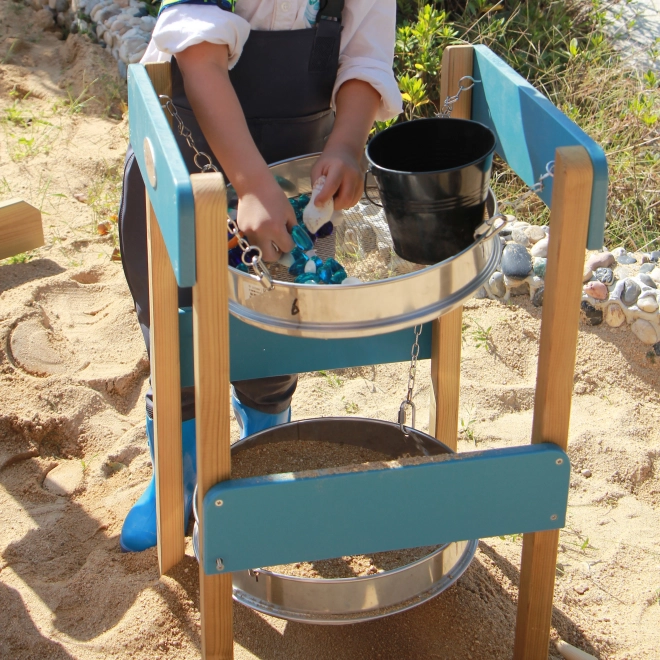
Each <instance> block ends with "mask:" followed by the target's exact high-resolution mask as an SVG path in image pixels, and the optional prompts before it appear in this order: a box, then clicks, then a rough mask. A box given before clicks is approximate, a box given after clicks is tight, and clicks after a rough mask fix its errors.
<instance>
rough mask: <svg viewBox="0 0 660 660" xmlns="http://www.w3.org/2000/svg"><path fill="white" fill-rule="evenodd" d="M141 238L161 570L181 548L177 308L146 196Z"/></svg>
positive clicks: (172, 563) (181, 553)
mask: <svg viewBox="0 0 660 660" xmlns="http://www.w3.org/2000/svg"><path fill="white" fill-rule="evenodd" d="M147 243H148V245H149V314H150V318H151V331H150V344H151V347H150V358H151V387H152V389H153V397H154V458H155V465H154V474H155V475H156V515H157V520H158V567H159V569H160V572H161V574H163V573H166V572H167V571H169V570H170V568H172V567H173V566H176V565H177V564H178V563H179V562H180V561H181V560H182V559H183V556H184V554H185V544H184V534H185V529H184V519H183V515H184V511H183V457H182V447H181V370H180V365H179V318H178V313H179V311H178V291H177V285H176V279H175V277H174V271H173V270H172V264H171V262H170V258H169V256H168V254H167V248H166V247H165V241H164V240H163V236H162V234H161V231H160V227H159V226H158V220H157V218H156V214H155V213H154V210H153V208H152V206H151V204H150V203H149V200H147Z"/></svg>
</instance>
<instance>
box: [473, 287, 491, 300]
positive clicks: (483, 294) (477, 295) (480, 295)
mask: <svg viewBox="0 0 660 660" xmlns="http://www.w3.org/2000/svg"><path fill="white" fill-rule="evenodd" d="M474 297H475V298H476V299H477V300H483V299H484V298H488V294H487V293H486V289H485V288H484V287H482V286H480V287H479V289H478V291H477V292H476V293H475V294H474Z"/></svg>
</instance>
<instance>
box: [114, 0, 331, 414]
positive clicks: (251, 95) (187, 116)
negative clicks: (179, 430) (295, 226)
mask: <svg viewBox="0 0 660 660" xmlns="http://www.w3.org/2000/svg"><path fill="white" fill-rule="evenodd" d="M342 5H343V2H341V0H328V2H327V3H326V5H325V7H324V6H323V3H322V8H321V10H320V11H319V17H318V18H317V23H316V25H315V26H314V27H313V28H310V29H306V30H283V31H273V32H265V31H256V30H253V31H252V32H251V33H250V36H249V37H248V40H247V42H246V43H245V47H244V49H243V53H242V54H241V57H240V58H239V61H238V63H237V64H236V66H235V67H234V68H233V69H232V70H231V71H230V73H229V77H230V79H231V82H232V85H233V86H234V89H235V90H236V94H237V96H238V99H239V101H240V103H241V107H242V109H243V112H244V114H245V118H246V119H247V123H248V127H249V129H250V133H251V134H252V137H253V139H254V141H255V143H256V145H257V148H258V149H259V151H260V153H261V155H262V156H263V157H264V160H265V161H266V162H267V163H274V162H277V161H279V160H284V159H285V158H293V157H295V156H301V155H304V154H308V153H313V152H318V151H322V150H323V147H324V144H325V140H326V139H327V137H328V135H329V134H330V131H331V130H332V126H333V123H334V113H333V111H332V110H331V108H330V102H331V98H332V91H333V88H334V84H335V79H336V77H337V68H338V60H339V42H340V34H341V6H342ZM165 11H167V10H165ZM172 97H173V101H174V104H175V105H176V106H177V109H178V112H179V114H180V115H181V118H182V119H183V122H184V124H185V125H186V126H187V127H188V128H189V129H190V130H191V131H192V134H193V137H194V140H195V144H196V146H197V148H198V149H199V150H200V151H204V152H206V153H208V154H211V153H212V152H211V149H210V147H209V146H208V143H207V142H206V140H205V139H204V136H203V134H202V131H201V129H200V127H199V124H198V123H197V121H196V119H195V116H194V114H193V112H192V109H191V108H190V104H189V103H188V99H187V98H186V95H185V91H184V86H183V78H182V75H181V71H180V70H179V67H178V66H177V64H176V59H174V58H173V59H172ZM219 121H222V118H221V117H220V118H219ZM175 134H176V137H177V142H178V144H179V148H180V150H181V153H182V155H183V159H184V161H185V162H186V165H187V167H188V170H189V171H190V173H191V174H194V173H195V172H197V171H198V170H197V168H196V167H195V165H194V163H193V155H194V154H193V152H192V150H191V149H190V147H189V146H188V145H187V144H186V142H185V140H183V138H181V136H179V135H178V133H175ZM214 161H215V159H214ZM215 164H216V165H217V166H218V167H219V163H218V162H217V161H215ZM119 242H120V250H121V255H122V264H123V267H124V273H125V275H126V280H127V282H128V286H129V288H130V290H131V295H132V296H133V300H134V301H135V309H136V311H137V315H138V321H139V323H140V327H141V328H142V333H143V335H144V339H145V342H146V344H147V350H149V277H148V270H147V230H146V210H145V189H144V183H143V181H142V175H141V173H140V170H139V167H138V164H137V161H136V160H135V156H134V154H133V150H132V148H131V147H130V146H129V149H128V152H127V154H126V163H125V169H124V187H123V191H122V199H121V207H120V212H119ZM191 304H192V291H191V289H179V306H180V307H188V306H190V305H191ZM296 383H297V376H295V375H293V376H277V377H273V378H261V379H255V380H244V381H239V382H235V383H233V385H234V389H235V390H236V396H237V397H238V399H239V400H240V401H241V403H243V404H244V405H246V406H248V407H250V408H256V409H257V410H260V411H261V412H265V413H271V414H274V413H279V412H282V411H283V410H286V408H288V407H289V405H290V404H291V397H292V396H293V393H294V391H295V389H296ZM181 405H182V419H183V421H186V420H188V419H192V418H193V417H194V416H195V399H194V389H193V388H192V387H190V388H184V389H183V391H182V393H181ZM152 411H153V402H152V400H151V390H150V391H149V392H148V393H147V414H148V415H149V416H150V417H151V416H152Z"/></svg>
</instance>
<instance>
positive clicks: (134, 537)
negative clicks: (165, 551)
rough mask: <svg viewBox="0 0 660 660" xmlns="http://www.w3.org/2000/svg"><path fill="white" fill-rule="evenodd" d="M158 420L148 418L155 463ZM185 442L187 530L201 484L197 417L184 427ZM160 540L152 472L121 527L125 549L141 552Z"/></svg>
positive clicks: (184, 492)
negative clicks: (155, 427) (197, 443)
mask: <svg viewBox="0 0 660 660" xmlns="http://www.w3.org/2000/svg"><path fill="white" fill-rule="evenodd" d="M153 437H154V421H153V419H150V418H149V417H147V441H148V443H149V453H150V454H151V464H152V465H153V464H154V441H153ZM181 440H182V444H183V507H184V521H185V523H184V530H185V528H186V527H188V519H189V518H190V511H191V508H192V499H193V491H194V490H195V485H196V484H197V451H196V449H197V446H196V437H195V420H194V419H190V420H188V421H187V422H184V423H183V424H182V426H181ZM157 541H158V533H157V530H156V477H155V475H152V477H151V481H150V482H149V485H148V486H147V489H146V490H145V491H144V493H142V495H141V496H140V499H139V500H138V501H137V502H136V503H135V504H134V505H133V508H132V509H131V510H130V511H129V512H128V515H127V516H126V520H124V525H123V527H122V528H121V536H120V537H119V545H120V546H121V549H122V551H123V552H141V551H142V550H146V549H147V548H153V547H154V546H155V545H156V543H157Z"/></svg>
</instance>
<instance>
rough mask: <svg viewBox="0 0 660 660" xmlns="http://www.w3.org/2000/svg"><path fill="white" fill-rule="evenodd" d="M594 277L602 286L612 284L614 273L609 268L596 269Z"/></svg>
mask: <svg viewBox="0 0 660 660" xmlns="http://www.w3.org/2000/svg"><path fill="white" fill-rule="evenodd" d="M594 277H595V278H596V279H597V280H598V281H599V282H602V283H603V284H608V285H609V284H612V282H614V273H613V272H612V269H611V268H596V270H595V271H594Z"/></svg>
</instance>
